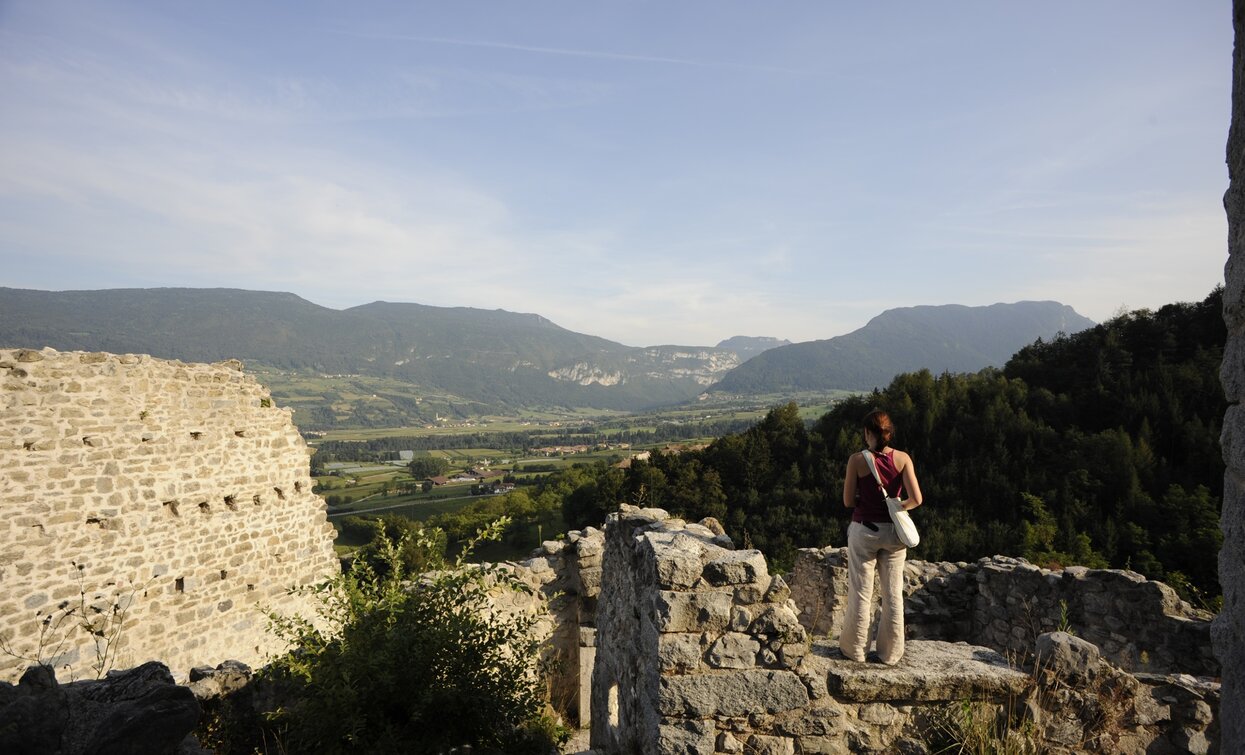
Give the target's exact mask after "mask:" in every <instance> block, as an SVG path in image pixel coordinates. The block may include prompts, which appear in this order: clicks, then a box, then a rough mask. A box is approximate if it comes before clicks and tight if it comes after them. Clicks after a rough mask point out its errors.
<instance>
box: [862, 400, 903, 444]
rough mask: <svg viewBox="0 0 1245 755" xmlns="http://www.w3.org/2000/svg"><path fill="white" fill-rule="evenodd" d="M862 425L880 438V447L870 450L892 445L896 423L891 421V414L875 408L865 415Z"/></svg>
mask: <svg viewBox="0 0 1245 755" xmlns="http://www.w3.org/2000/svg"><path fill="white" fill-rule="evenodd" d="M860 426H861V427H863V428H864V429H866V430H868V431H869V432H871V433H873V436H874V437H875V438H877V439H878V447H877V448H871V449H869V450H870V451H877V450H879V449H882V448H886V447H887V446H889V445H890V442H891V438H892V437H893V436H894V435H895V425H893V424H892V423H891V416H890V415H889V414H887V413H886V412H884V411H882V410H881V409H874V410H873V411H871V412H869V413H868V414H866V415H865V418H864V419H862V420H861V421H860Z"/></svg>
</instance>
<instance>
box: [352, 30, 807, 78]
mask: <svg viewBox="0 0 1245 755" xmlns="http://www.w3.org/2000/svg"><path fill="white" fill-rule="evenodd" d="M338 33H340V34H349V35H352V36H357V37H362V38H365V39H386V40H393V41H400V42H425V43H428V44H437V45H452V46H454V47H477V48H484V49H490V50H510V51H514V52H530V53H536V54H540V55H560V56H564V57H572V58H592V59H594V60H617V61H622V62H628V63H656V64H663V65H676V66H690V67H693V68H718V69H723V70H733V71H756V72H759V73H781V74H792V75H797V76H810V75H817V74H819V73H820V72H818V71H811V70H803V69H796V68H785V67H782V66H769V65H764V64H758V63H736V62H731V61H725V60H696V59H692V58H675V57H667V56H663V55H641V54H637V53H623V52H610V51H607V50H576V49H571V48H565V47H542V46H539V45H523V44H516V43H512V42H493V41H488V40H479V39H450V38H447V37H424V36H418V35H410V34H382V33H365V32H355V31H341V30H339V31H338Z"/></svg>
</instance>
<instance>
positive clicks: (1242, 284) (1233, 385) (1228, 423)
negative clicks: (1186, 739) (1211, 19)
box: [1214, 0, 1245, 752]
mask: <svg viewBox="0 0 1245 755" xmlns="http://www.w3.org/2000/svg"><path fill="white" fill-rule="evenodd" d="M1232 25H1233V27H1234V29H1235V31H1236V47H1235V49H1234V51H1233V53H1232V126H1231V130H1230V131H1229V132H1228V150H1227V153H1228V154H1227V157H1228V177H1229V179H1230V181H1231V183H1230V185H1229V187H1228V191H1227V193H1226V194H1225V195H1224V197H1223V203H1224V208H1225V209H1226V210H1227V214H1228V264H1227V267H1226V269H1225V270H1224V274H1225V279H1226V282H1225V286H1224V290H1223V319H1224V322H1225V323H1226V324H1227V326H1228V342H1227V344H1226V346H1225V348H1224V352H1223V369H1222V371H1221V375H1220V376H1221V378H1222V381H1223V388H1224V392H1225V394H1226V395H1227V399H1228V401H1229V403H1230V407H1229V408H1228V412H1227V415H1226V416H1225V417H1224V421H1223V436H1222V439H1221V440H1222V445H1223V456H1224V461H1225V463H1226V464H1227V470H1226V471H1225V473H1224V480H1223V513H1222V515H1221V520H1220V525H1221V527H1222V528H1223V548H1222V549H1220V551H1219V584H1221V585H1223V610H1222V611H1221V612H1220V614H1219V617H1218V618H1217V619H1216V620H1215V626H1214V641H1215V652H1216V654H1217V655H1218V656H1219V661H1220V662H1221V663H1222V665H1223V706H1224V712H1225V713H1226V714H1227V715H1225V716H1223V720H1224V725H1223V747H1222V751H1223V752H1245V715H1242V714H1245V408H1242V406H1241V400H1242V399H1243V398H1245V49H1243V47H1242V46H1243V45H1245V0H1235V1H1234V2H1233V3H1232Z"/></svg>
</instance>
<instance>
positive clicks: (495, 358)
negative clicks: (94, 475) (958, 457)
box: [0, 288, 783, 411]
mask: <svg viewBox="0 0 1245 755" xmlns="http://www.w3.org/2000/svg"><path fill="white" fill-rule="evenodd" d="M764 340H766V339H746V341H747V343H746V346H747V349H745V353H748V354H752V353H756V352H758V351H759V350H760V348H761V346H760V344H761V342H762V341H764ZM774 343H783V342H780V341H777V340H774ZM0 344H3V345H8V346H29V347H35V348H39V347H43V346H51V347H52V348H56V349H61V350H79V349H80V350H88V351H111V352H122V353H124V352H135V353H146V354H152V355H153V356H157V357H163V358H166V359H181V360H186V361H218V360H222V359H230V358H237V359H241V360H243V361H244V362H247V363H250V364H259V365H263V366H267V367H271V368H276V369H281V370H300V371H310V372H315V373H320V374H324V375H366V376H371V377H378V378H387V379H392V380H397V381H400V382H403V383H410V384H414V385H416V386H418V387H419V388H420V389H421V390H422V391H423V392H425V393H436V394H441V395H447V396H448V397H450V398H451V399H453V398H455V397H457V398H458V399H460V400H461V401H463V402H470V403H474V404H477V405H478V406H477V407H476V410H477V411H483V410H487V409H488V408H490V407H493V408H498V409H502V408H504V407H517V406H551V407H579V406H582V407H593V408H603V409H623V410H633V409H640V408H645V407H652V406H659V405H664V404H672V403H679V402H682V401H686V400H688V399H690V398H693V397H695V396H696V395H698V394H699V393H701V392H702V391H704V389H705V388H707V387H708V386H709V385H711V384H712V383H713V382H715V381H716V380H718V379H719V378H720V377H721V376H722V375H724V374H726V372H727V371H729V370H731V369H733V368H734V367H736V366H738V365H739V364H740V362H741V361H742V359H741V357H740V355H739V353H737V352H736V351H734V350H733V349H730V348H715V347H707V346H651V347H647V348H637V347H632V346H625V345H623V344H620V343H615V342H613V341H609V340H606V339H604V338H598V337H596V336H589V335H584V334H581V333H575V332H572V331H569V330H566V329H565V328H561V327H558V326H557V325H555V324H553V323H552V322H550V321H549V320H547V319H545V318H544V317H541V316H540V315H534V314H518V313H514V312H506V311H504V310H482V309H472V308H467V307H430V306H424V305H420V304H393V303H388V302H374V303H372V304H366V305H363V306H359V307H352V308H350V309H346V310H335V309H329V308H327V307H321V306H319V305H317V304H313V303H311V302H309V301H307V300H305V299H302V298H300V297H298V296H295V295H294V294H289V293H273V292H265V291H243V290H237V289H185V288H180V289H179V288H159V289H111V290H102V291H58V292H52V291H33V290H24V289H13V288H0ZM273 388H274V390H277V389H279V388H280V386H279V385H274V386H273Z"/></svg>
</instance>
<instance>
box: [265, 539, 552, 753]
mask: <svg viewBox="0 0 1245 755" xmlns="http://www.w3.org/2000/svg"><path fill="white" fill-rule="evenodd" d="M506 524H507V522H506V521H505V520H501V521H499V522H496V523H494V524H493V525H491V526H490V527H488V528H486V529H485V530H483V531H481V532H480V533H479V534H478V535H477V537H476V539H475V540H474V541H473V542H472V545H474V544H475V543H476V542H478V541H480V540H484V539H496V538H497V537H498V536H499V535H500V533H501V531H502V530H503V529H504V528H505V526H506ZM416 540H417V543H416V544H417V546H418V547H420V548H423V549H426V550H429V551H432V550H435V549H437V547H438V546H439V545H440V544H439V543H436V542H434V541H431V540H429V539H426V538H424V536H423V534H422V532H421V533H419V534H418V535H417V538H416ZM406 546H407V543H406V542H405V539H403V540H399V541H398V542H397V543H394V542H393V541H390V540H388V539H382V541H381V544H380V548H379V555H380V556H381V558H382V559H383V561H384V562H385V564H386V569H385V570H384V573H381V572H380V571H379V570H377V569H375V568H373V566H372V565H371V564H370V563H369V560H368V559H356V560H355V563H354V566H353V567H352V568H351V570H350V571H349V572H348V573H346V574H343V575H342V576H340V577H337V578H334V579H332V580H330V581H329V582H327V583H325V584H323V585H320V586H318V587H315V588H311V592H312V593H313V594H314V596H315V597H316V599H317V602H318V609H317V611H318V613H319V615H320V628H317V626H316V624H314V623H313V622H312V621H310V620H308V619H306V618H304V617H301V616H293V617H287V616H279V615H271V616H270V619H271V621H272V625H273V628H274V631H275V632H276V633H277V634H278V636H280V637H281V638H282V639H284V640H286V641H288V642H289V643H290V646H291V650H290V651H289V652H288V653H286V654H285V655H283V656H281V657H280V658H278V659H277V660H276V661H275V662H274V663H272V664H271V665H270V666H268V667H267V668H266V669H265V671H264V672H263V674H264V675H266V676H268V677H269V678H270V679H272V680H273V681H276V682H277V683H279V684H280V686H282V687H285V688H286V689H289V690H291V693H292V694H291V696H290V697H289V698H288V699H289V700H290V702H289V703H288V704H286V705H283V706H282V707H281V708H279V709H278V710H277V711H275V712H273V713H270V714H269V723H268V727H269V729H270V731H269V732H268V733H267V735H266V736H265V740H266V741H271V739H272V738H273V736H275V738H276V739H277V740H279V741H280V743H281V747H282V749H283V750H285V751H287V752H291V753H297V752H316V753H346V752H350V753H354V752H374V753H383V752H402V753H433V752H444V751H447V750H449V749H450V748H453V747H461V746H462V745H465V744H470V745H472V747H474V748H476V750H475V751H477V752H498V753H501V752H504V753H548V752H551V751H552V750H553V747H554V744H555V741H554V740H555V738H556V737H555V735H556V734H557V733H558V729H557V727H556V726H554V725H551V722H550V721H549V720H547V719H545V718H544V717H543V716H542V710H543V709H544V699H543V690H544V687H543V684H542V680H541V679H540V677H539V674H538V673H537V672H536V656H537V650H538V643H537V641H536V640H535V639H534V636H533V632H532V628H533V625H534V623H535V618H534V617H532V616H529V615H517V616H507V615H497V614H493V613H491V612H490V611H489V610H488V608H489V605H490V603H491V601H490V599H489V592H490V590H495V589H497V588H498V587H501V588H503V589H516V590H519V589H527V588H525V587H524V586H523V585H522V583H521V582H519V581H518V580H517V579H516V578H515V577H514V576H513V575H512V574H510V573H509V572H506V571H505V570H502V569H499V568H497V567H495V566H493V567H490V566H481V567H476V566H469V565H467V564H466V562H465V557H466V555H467V553H466V552H465V553H464V554H463V555H460V556H459V557H458V559H457V561H456V562H455V564H454V566H453V567H452V568H449V569H446V570H443V571H441V572H437V573H435V574H433V575H424V576H423V577H422V578H421V579H419V581H418V582H416V583H415V584H411V583H409V582H406V581H405V580H404V575H405V574H406V571H405V569H404V565H403V561H404V559H403V557H402V551H403V550H404V549H405V548H406ZM469 550H470V549H468V552H469Z"/></svg>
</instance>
